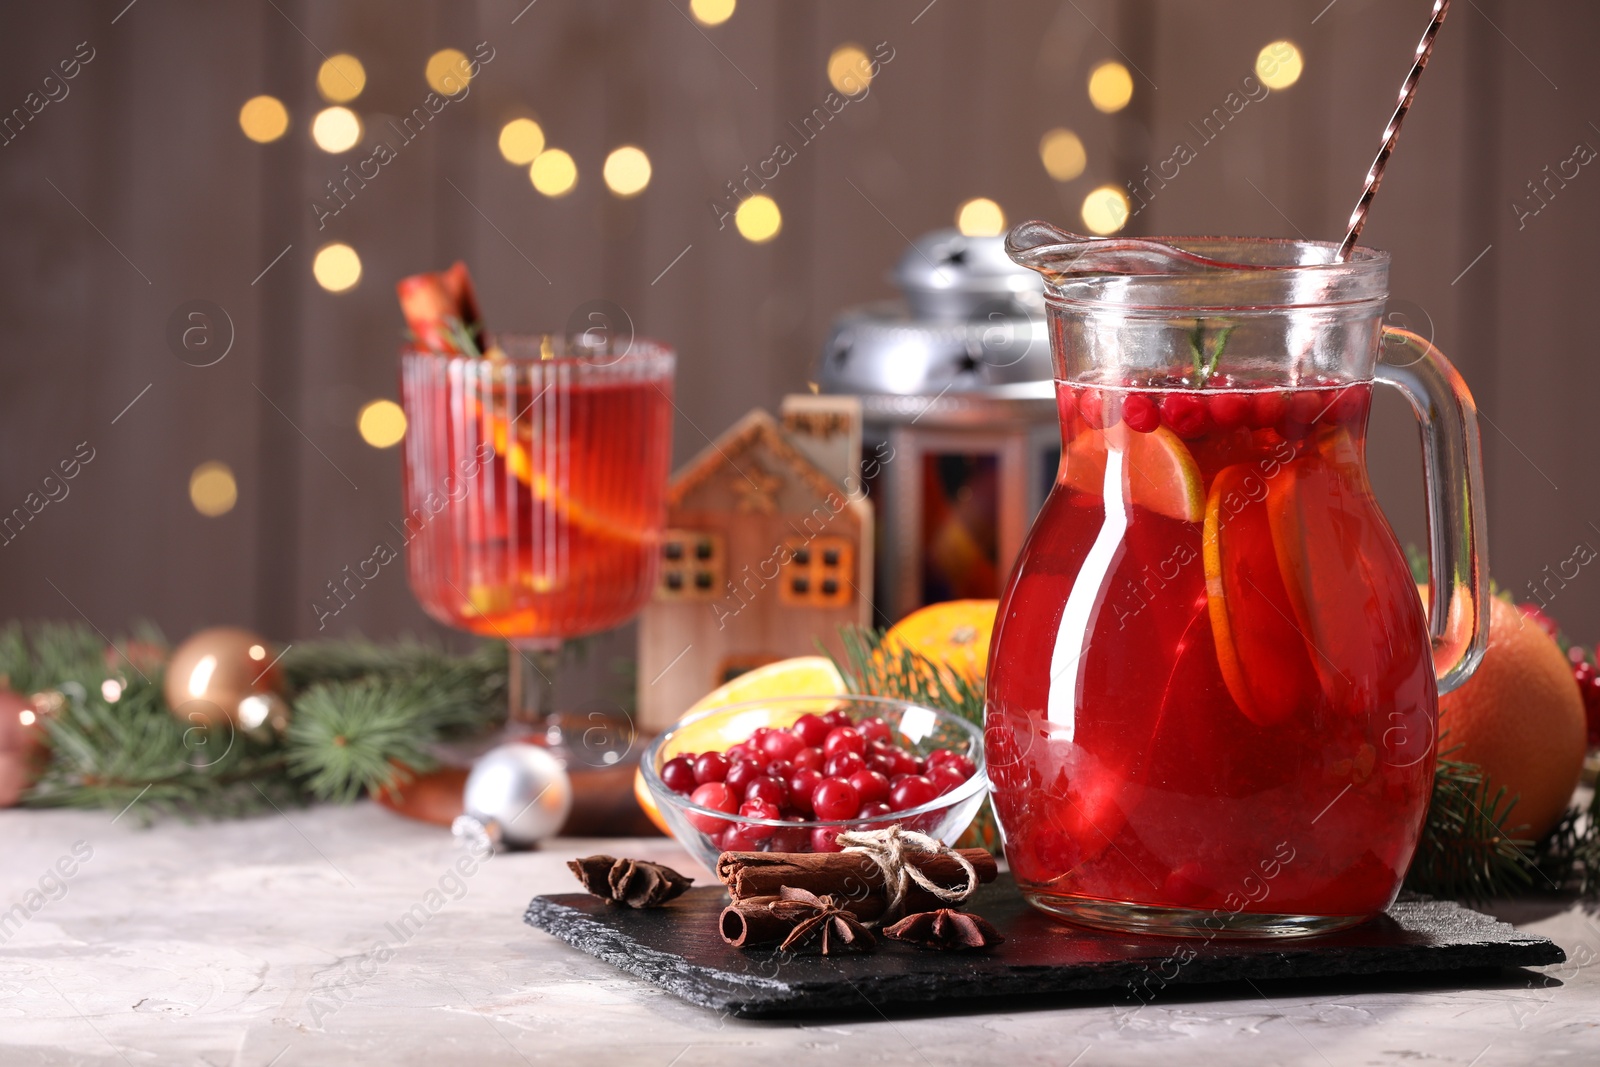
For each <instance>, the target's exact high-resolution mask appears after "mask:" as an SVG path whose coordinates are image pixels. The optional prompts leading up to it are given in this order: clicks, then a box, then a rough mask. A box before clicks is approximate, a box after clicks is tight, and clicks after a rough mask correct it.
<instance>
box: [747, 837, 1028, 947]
mask: <svg viewBox="0 0 1600 1067" xmlns="http://www.w3.org/2000/svg"><path fill="white" fill-rule="evenodd" d="M958 851H959V852H960V854H961V855H962V856H964V857H965V858H966V860H967V862H968V863H970V864H972V867H973V869H974V870H975V871H977V873H978V881H979V882H980V883H981V882H992V881H994V880H995V878H996V877H998V875H999V873H1000V870H999V867H998V866H997V865H996V863H995V859H994V857H993V856H992V855H990V854H989V853H988V852H987V851H986V850H984V849H981V848H964V849H959V850H958ZM905 858H906V862H907V863H908V864H911V865H914V866H915V867H916V868H917V869H918V870H919V871H921V872H922V873H923V874H924V875H926V876H927V878H928V880H929V881H931V882H933V883H934V884H935V885H937V886H940V887H942V888H945V889H958V888H961V887H962V886H965V885H966V884H967V872H966V871H965V870H963V869H962V867H961V864H960V863H958V862H957V861H956V859H955V857H954V856H949V855H938V854H933V853H910V854H907V855H906V857H905ZM717 877H718V878H719V879H720V880H721V881H722V884H723V885H725V886H727V887H728V893H729V895H730V896H732V897H733V908H738V906H739V905H740V904H741V903H743V902H746V901H750V902H752V903H754V902H755V901H756V900H758V899H759V898H771V897H776V896H778V895H779V891H780V890H781V889H782V888H783V887H784V886H788V887H790V888H791V889H805V890H808V891H810V892H812V893H815V894H817V895H818V896H824V895H827V896H833V897H837V898H838V899H839V901H840V906H841V907H843V908H844V909H845V910H847V911H849V912H850V913H851V914H853V915H855V917H856V918H858V919H860V920H861V921H863V922H873V921H876V920H877V919H879V918H881V917H882V916H883V914H884V912H885V911H886V910H887V909H888V906H889V894H888V890H887V889H885V887H884V884H883V871H882V869H881V868H880V867H879V866H878V865H877V863H875V862H873V860H872V859H871V858H870V857H868V856H866V855H864V854H863V853H859V852H724V853H723V854H722V856H721V858H720V859H718V860H717ZM947 906H948V903H947V902H946V901H942V900H940V899H938V898H937V897H935V896H934V895H933V894H932V893H929V892H928V891H927V890H925V889H923V888H922V887H920V886H917V885H914V884H913V885H912V886H910V887H909V888H908V889H907V891H906V896H905V906H904V910H905V911H906V912H917V911H931V910H933V909H936V908H942V907H947ZM733 908H730V909H729V910H733ZM753 911H754V909H748V910H746V909H741V910H739V911H738V913H737V914H738V915H739V916H740V917H741V918H743V919H744V921H745V922H746V923H748V922H750V921H751V920H750V919H749V918H748V916H749V915H750V914H753ZM723 917H724V921H725V922H726V921H728V911H724V912H723ZM757 921H760V922H764V920H757ZM724 929H726V926H725V927H724Z"/></svg>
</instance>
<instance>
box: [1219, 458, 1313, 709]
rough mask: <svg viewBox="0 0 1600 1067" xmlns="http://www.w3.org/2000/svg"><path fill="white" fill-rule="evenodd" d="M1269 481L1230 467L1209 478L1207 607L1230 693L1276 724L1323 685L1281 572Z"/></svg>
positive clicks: (1248, 469) (1246, 466)
mask: <svg viewBox="0 0 1600 1067" xmlns="http://www.w3.org/2000/svg"><path fill="white" fill-rule="evenodd" d="M1266 501H1267V496H1266V493H1265V492H1264V491H1263V479H1262V478H1261V476H1260V475H1258V474H1257V473H1256V471H1255V468H1254V466H1253V465H1250V464H1243V463H1241V464H1235V465H1234V466H1231V467H1225V468H1223V470H1222V471H1221V472H1220V473H1219V474H1218V475H1217V476H1216V478H1215V479H1214V480H1213V481H1212V483H1211V495H1210V497H1209V498H1208V499H1207V500H1206V509H1205V531H1204V537H1203V543H1204V558H1205V570H1206V608H1207V611H1208V613H1209V615H1210V617H1211V634H1212V638H1213V639H1214V641H1215V643H1216V646H1217V665H1218V666H1219V667H1221V668H1222V679H1223V682H1224V683H1226V685H1227V687H1228V695H1229V696H1231V697H1233V702H1234V703H1235V704H1237V705H1238V706H1239V710H1240V711H1241V712H1243V713H1244V714H1245V716H1246V717H1247V718H1249V719H1250V721H1251V722H1253V723H1255V724H1256V725H1257V726H1275V725H1277V724H1278V723H1281V722H1283V721H1284V720H1286V719H1288V718H1289V717H1290V716H1291V715H1293V714H1294V713H1295V712H1296V711H1297V710H1298V709H1301V708H1303V707H1305V706H1307V705H1309V704H1310V703H1311V702H1312V701H1313V700H1314V699H1315V698H1316V695H1317V693H1318V691H1319V690H1320V688H1321V687H1320V685H1319V681H1318V678H1317V674H1316V671H1315V670H1314V669H1313V667H1312V664H1311V658H1310V652H1309V650H1308V649H1307V645H1306V637H1305V635H1304V634H1303V633H1302V632H1301V628H1300V625H1299V623H1298V622H1297V621H1296V619H1295V609H1294V605H1293V603H1292V602H1291V601H1290V598H1289V593H1288V590H1286V589H1285V588H1284V583H1283V578H1282V577H1281V575H1280V573H1279V568H1278V554H1277V550H1276V547H1275V546H1274V543H1273V536H1272V524H1271V522H1270V520H1269V518H1268V509H1267V505H1266Z"/></svg>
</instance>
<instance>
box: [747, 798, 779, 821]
mask: <svg viewBox="0 0 1600 1067" xmlns="http://www.w3.org/2000/svg"><path fill="white" fill-rule="evenodd" d="M739 814H740V815H741V816H743V817H744V818H746V819H771V820H773V821H774V822H776V821H777V820H778V819H780V818H782V817H783V812H782V811H780V810H779V808H778V805H776V804H774V803H772V802H771V801H768V800H746V801H745V802H744V803H743V804H740V805H739Z"/></svg>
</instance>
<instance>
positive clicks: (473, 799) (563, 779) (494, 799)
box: [451, 742, 572, 848]
mask: <svg viewBox="0 0 1600 1067" xmlns="http://www.w3.org/2000/svg"><path fill="white" fill-rule="evenodd" d="M462 809H463V812H464V814H462V815H461V816H460V817H459V818H457V819H456V821H455V823H454V824H453V825H452V826H451V830H452V832H453V833H454V834H455V835H456V836H457V837H459V838H462V839H464V840H467V841H468V842H470V843H474V844H476V845H477V846H479V847H480V848H483V847H488V846H504V847H506V848H531V847H532V846H533V845H535V844H537V843H538V842H540V841H542V840H543V839H544V838H546V837H551V836H553V835H554V834H556V833H558V832H559V831H560V830H561V827H562V825H563V824H564V823H565V822H566V821H567V815H568V814H569V813H570V812H571V811H572V780H571V779H570V778H568V777H567V770H566V768H565V767H563V766H562V765H561V761H560V760H558V759H557V758H556V757H555V756H553V755H551V753H550V750H549V749H546V748H541V747H540V746H538V745H528V744H521V743H517V742H513V743H511V744H507V745H501V746H499V747H498V748H492V749H490V750H489V751H488V752H485V753H484V754H483V755H482V756H481V757H479V758H478V762H476V763H475V764H473V766H472V773H471V774H469V775H467V785H466V789H465V791H464V793H463V795H462Z"/></svg>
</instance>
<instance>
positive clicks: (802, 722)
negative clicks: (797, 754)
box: [789, 711, 831, 758]
mask: <svg viewBox="0 0 1600 1067" xmlns="http://www.w3.org/2000/svg"><path fill="white" fill-rule="evenodd" d="M789 729H790V731H792V732H793V733H794V734H795V736H796V737H798V738H800V740H802V741H804V742H805V743H806V746H807V747H809V748H818V747H820V746H821V745H822V742H823V741H825V740H826V739H827V737H828V730H829V729H831V727H829V726H828V724H827V723H825V722H823V721H822V716H820V715H813V714H811V713H810V712H809V711H808V712H806V713H805V714H804V715H802V716H800V717H799V718H798V719H796V720H795V721H794V725H793V726H791V727H789ZM790 758H793V757H790Z"/></svg>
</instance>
